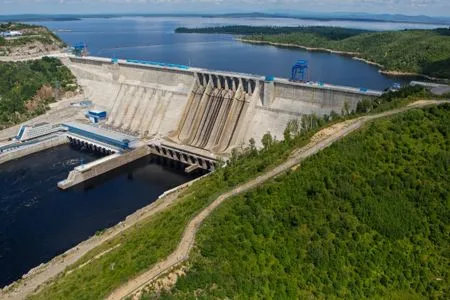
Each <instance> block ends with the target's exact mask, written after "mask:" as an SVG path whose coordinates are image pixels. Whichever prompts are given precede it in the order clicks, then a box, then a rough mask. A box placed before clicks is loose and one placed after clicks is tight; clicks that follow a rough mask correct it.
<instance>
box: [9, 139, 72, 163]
mask: <svg viewBox="0 0 450 300" xmlns="http://www.w3.org/2000/svg"><path fill="white" fill-rule="evenodd" d="M68 142H69V140H68V138H67V137H66V135H65V134H60V135H56V136H53V137H50V138H48V139H45V140H42V141H39V142H36V143H33V144H29V145H25V146H22V147H19V148H17V149H15V150H14V151H9V152H4V153H0V164H3V163H5V162H7V161H10V160H14V159H18V158H21V157H24V156H27V155H30V154H33V153H37V152H40V151H43V150H47V149H50V148H53V147H56V146H59V145H63V144H66V143H68Z"/></svg>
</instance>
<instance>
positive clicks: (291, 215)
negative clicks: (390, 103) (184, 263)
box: [143, 104, 450, 299]
mask: <svg viewBox="0 0 450 300" xmlns="http://www.w3.org/2000/svg"><path fill="white" fill-rule="evenodd" d="M449 124H450V105H449V104H445V105H441V106H439V107H430V108H425V109H414V110H411V111H408V112H405V113H402V114H400V115H396V116H393V117H390V118H384V119H380V120H377V121H375V122H373V123H370V124H368V125H366V126H365V127H364V128H363V129H362V130H361V131H359V132H357V133H355V134H352V135H350V136H348V137H346V138H344V139H343V140H341V141H340V142H337V143H335V144H333V145H332V146H331V147H329V148H327V149H325V150H323V151H322V152H320V153H319V154H317V155H315V156H313V157H311V158H309V159H307V160H306V161H304V162H302V164H301V166H300V168H298V169H297V170H295V171H291V172H289V173H288V174H286V175H283V176H280V177H278V178H276V179H274V180H272V181H270V182H268V183H266V184H264V185H262V186H261V187H259V188H257V189H255V190H252V191H251V192H248V193H245V194H243V195H241V196H237V197H235V198H233V199H230V200H229V201H227V202H225V203H224V204H223V205H222V206H221V207H219V208H218V209H217V210H216V211H215V212H214V213H213V214H212V215H211V216H210V217H209V218H208V219H207V220H206V222H205V223H204V224H203V225H202V227H201V228H200V231H199V233H198V235H197V239H196V247H195V248H194V249H195V250H194V253H193V254H191V258H190V260H189V262H188V271H187V275H185V276H183V277H181V278H179V279H178V281H177V283H176V285H175V287H174V288H173V289H172V290H171V291H170V292H165V293H163V294H162V295H152V294H147V295H145V296H144V297H143V299H150V298H154V297H158V298H159V297H161V298H162V299H175V298H176V299H179V298H182V299H186V298H187V299H211V298H213V299H225V298H233V299H307V298H308V299H311V298H318V299H448V295H449V294H450V224H449V220H450V138H449V137H450V126H449ZM254 155H255V156H258V155H260V154H258V153H255V154H254Z"/></svg>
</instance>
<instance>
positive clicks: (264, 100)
mask: <svg viewBox="0 0 450 300" xmlns="http://www.w3.org/2000/svg"><path fill="white" fill-rule="evenodd" d="M65 62H66V64H67V65H68V67H69V68H70V69H71V70H72V72H73V73H74V74H75V75H76V77H77V79H78V82H79V84H80V85H81V86H82V88H83V90H84V92H85V94H86V96H87V97H88V98H89V99H90V100H92V101H93V102H94V103H95V105H96V106H97V108H99V109H104V110H106V111H108V119H107V121H106V123H105V124H104V126H105V127H108V128H109V129H113V130H116V131H120V132H124V133H127V134H131V135H133V136H135V137H138V138H140V139H141V140H148V141H149V143H155V141H157V148H158V151H160V152H161V153H163V152H164V153H165V155H167V156H169V154H170V153H177V154H176V155H175V154H174V157H176V156H177V155H178V156H181V157H188V156H189V155H193V154H195V156H196V157H203V158H204V159H205V160H207V161H208V162H210V159H214V158H217V157H220V156H226V155H227V154H229V153H230V151H231V150H232V149H233V148H234V147H237V146H240V145H242V144H243V143H247V142H248V140H249V139H250V138H254V139H255V140H256V141H257V142H258V141H260V140H261V137H262V136H263V135H264V134H265V133H267V132H270V133H271V134H272V135H274V136H276V137H277V138H282V137H283V131H284V129H285V127H286V125H287V123H288V122H289V121H290V120H292V119H300V118H301V117H302V116H303V115H306V114H311V113H315V114H317V115H323V114H329V113H330V112H331V111H336V112H341V110H342V108H343V107H344V105H345V106H349V107H350V108H351V109H354V108H356V105H357V103H358V102H359V101H361V100H362V99H364V98H373V97H377V96H379V95H380V94H381V92H378V91H370V90H365V89H357V88H349V87H341V86H333V85H324V84H306V83H294V82H290V81H288V80H287V79H278V78H270V79H269V80H266V79H267V78H266V79H265V78H264V77H260V76H254V75H250V74H240V73H230V72H218V71H210V70H205V69H199V68H190V67H187V66H180V65H171V64H158V63H152V62H145V61H136V60H133V61H125V60H119V61H116V62H114V63H111V60H110V59H105V58H93V57H91V58H89V57H87V58H78V57H70V58H68V59H67V60H66V61H65ZM153 146H155V145H153ZM165 147H166V148H165ZM155 149H156V146H155ZM163 150H164V151H163ZM166 150H167V151H166ZM180 151H181V152H180ZM194 163H195V162H194Z"/></svg>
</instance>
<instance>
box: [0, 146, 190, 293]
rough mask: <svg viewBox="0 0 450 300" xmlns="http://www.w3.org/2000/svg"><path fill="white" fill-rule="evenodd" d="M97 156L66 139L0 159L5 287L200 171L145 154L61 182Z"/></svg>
mask: <svg viewBox="0 0 450 300" xmlns="http://www.w3.org/2000/svg"><path fill="white" fill-rule="evenodd" d="M96 158H98V157H97V156H95V155H94V154H92V153H89V152H83V151H80V150H79V149H74V148H73V147H72V146H70V145H63V146H59V147H56V148H53V149H49V150H46V151H43V152H39V153H36V154H33V155H30V156H27V157H24V158H22V159H18V160H15V161H10V162H8V163H5V164H2V165H0V187H1V194H0V287H1V286H4V285H7V284H9V283H11V282H12V281H14V280H17V279H19V278H20V277H21V276H22V275H23V274H25V273H27V272H28V271H29V270H30V269H31V268H33V267H36V266H38V265H39V264H40V263H43V262H47V261H49V260H51V259H52V258H53V257H54V256H56V255H59V254H61V253H63V252H64V251H66V250H68V249H70V248H72V247H73V246H75V245H77V244H78V243H80V242H81V241H83V240H85V239H87V238H88V237H90V236H92V235H94V234H95V233H96V232H97V231H100V230H102V229H105V228H108V227H111V226H113V225H115V224H117V223H118V222H120V221H121V220H123V219H125V217H126V216H128V215H130V214H132V213H133V212H135V211H136V210H138V209H139V208H142V207H144V206H146V205H148V204H150V203H151V202H153V201H154V200H155V199H157V198H158V196H159V195H160V194H162V193H163V192H164V191H166V190H169V189H171V188H173V187H175V186H178V185H180V184H183V183H185V182H187V181H189V180H192V179H194V178H195V177H196V176H195V175H187V174H185V173H184V171H183V170H181V169H180V170H177V169H174V168H170V167H165V166H162V165H159V164H156V163H153V162H151V161H150V158H144V159H143V160H139V161H137V162H135V163H132V164H131V165H128V166H126V167H124V168H121V169H118V170H116V171H113V172H112V173H108V174H106V175H105V176H102V177H100V178H97V179H96V180H95V182H92V181H91V182H88V185H80V186H76V187H74V188H71V189H69V190H67V191H61V190H59V189H58V188H57V186H56V184H57V182H58V181H60V180H62V179H65V178H66V177H67V174H68V172H69V171H70V170H72V169H73V168H74V167H75V166H77V165H80V164H81V163H83V162H84V163H87V162H90V161H93V160H94V159H96Z"/></svg>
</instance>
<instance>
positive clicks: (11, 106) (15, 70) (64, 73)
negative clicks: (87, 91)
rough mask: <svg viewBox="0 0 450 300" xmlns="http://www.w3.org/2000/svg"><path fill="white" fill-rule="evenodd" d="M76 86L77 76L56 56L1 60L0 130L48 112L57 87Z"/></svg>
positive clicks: (68, 89)
mask: <svg viewBox="0 0 450 300" xmlns="http://www.w3.org/2000/svg"><path fill="white" fill-rule="evenodd" d="M76 87H77V85H76V78H75V76H73V74H72V73H71V72H70V70H69V69H68V68H67V67H66V66H64V65H63V64H62V63H61V61H60V60H59V59H57V58H50V57H44V58H42V59H39V60H31V61H23V62H0V129H1V128H5V127H7V126H11V125H14V124H17V123H20V122H23V121H25V120H27V119H29V118H32V117H34V116H37V115H39V114H42V113H43V112H45V111H46V110H47V109H48V104H49V103H51V102H53V101H55V97H54V96H55V94H54V92H55V90H56V89H58V90H59V91H60V92H61V93H64V92H67V91H73V90H75V89H76Z"/></svg>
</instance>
